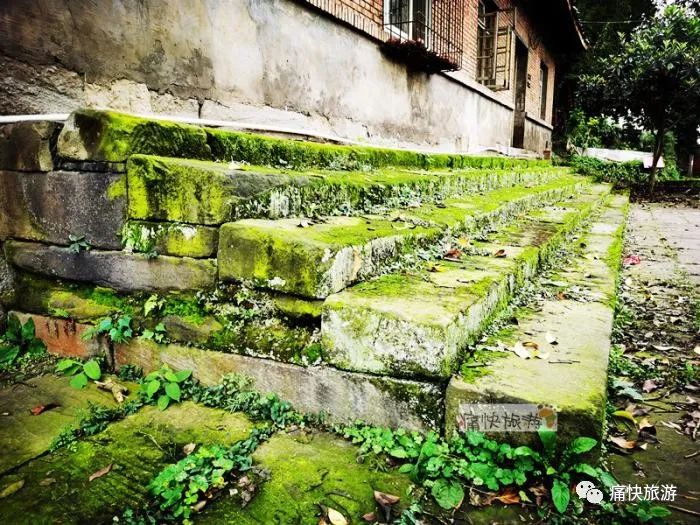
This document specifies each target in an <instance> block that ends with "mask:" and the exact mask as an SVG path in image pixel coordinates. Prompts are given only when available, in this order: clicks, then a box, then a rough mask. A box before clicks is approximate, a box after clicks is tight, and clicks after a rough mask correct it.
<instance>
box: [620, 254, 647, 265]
mask: <svg viewBox="0 0 700 525" xmlns="http://www.w3.org/2000/svg"><path fill="white" fill-rule="evenodd" d="M641 262H642V260H641V259H640V258H639V255H628V256H627V257H625V258H624V259H622V264H624V265H625V266H634V265H637V264H639V263H641Z"/></svg>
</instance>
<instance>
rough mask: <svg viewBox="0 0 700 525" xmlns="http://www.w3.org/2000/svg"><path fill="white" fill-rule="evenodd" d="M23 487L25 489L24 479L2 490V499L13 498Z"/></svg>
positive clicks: (0, 493)
mask: <svg viewBox="0 0 700 525" xmlns="http://www.w3.org/2000/svg"><path fill="white" fill-rule="evenodd" d="M22 487H24V480H23V479H20V480H19V481H15V482H14V483H10V484H9V485H8V486H7V487H5V488H4V489H2V491H0V499H2V498H6V497H8V496H12V494H14V493H15V492H17V491H18V490H20V489H21V488H22Z"/></svg>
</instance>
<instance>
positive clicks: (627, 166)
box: [571, 155, 647, 187]
mask: <svg viewBox="0 0 700 525" xmlns="http://www.w3.org/2000/svg"><path fill="white" fill-rule="evenodd" d="M571 166H572V167H573V168H574V169H575V170H576V171H577V172H578V173H580V174H581V175H586V176H588V177H593V178H594V179H595V180H596V181H597V182H610V183H613V184H615V185H616V186H617V187H631V186H636V185H638V184H640V183H642V182H644V181H645V180H646V179H647V175H646V173H644V167H643V165H642V163H641V162H637V161H631V162H608V161H604V160H600V159H596V158H593V157H584V156H581V155H575V156H574V157H572V159H571Z"/></svg>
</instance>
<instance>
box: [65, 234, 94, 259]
mask: <svg viewBox="0 0 700 525" xmlns="http://www.w3.org/2000/svg"><path fill="white" fill-rule="evenodd" d="M68 240H69V241H70V245H69V246H68V249H69V250H70V251H71V253H75V254H78V253H80V252H87V251H89V250H90V248H91V246H90V244H89V243H88V242H87V241H86V240H85V235H80V236H78V235H69V236H68Z"/></svg>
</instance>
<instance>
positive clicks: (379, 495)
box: [374, 490, 401, 506]
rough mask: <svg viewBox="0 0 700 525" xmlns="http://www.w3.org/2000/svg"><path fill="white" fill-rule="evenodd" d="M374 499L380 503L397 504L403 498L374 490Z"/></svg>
mask: <svg viewBox="0 0 700 525" xmlns="http://www.w3.org/2000/svg"><path fill="white" fill-rule="evenodd" d="M374 500H375V501H376V502H377V503H379V504H380V505H388V506H391V505H396V504H397V503H398V502H399V501H401V498H399V497H398V496H394V495H393V494H387V493H385V492H379V491H378V490H375V491H374Z"/></svg>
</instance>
